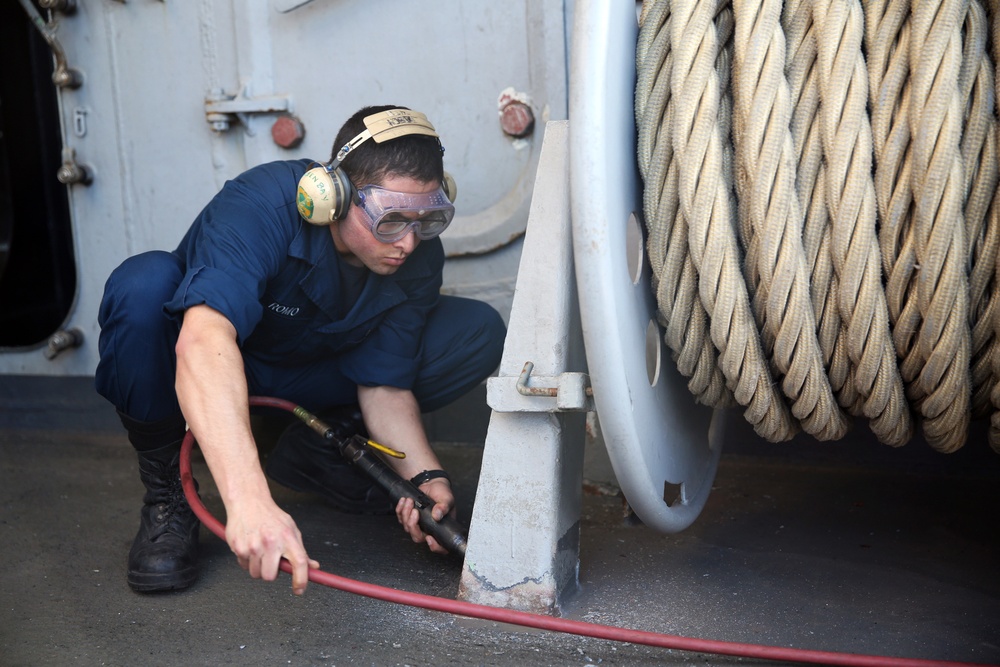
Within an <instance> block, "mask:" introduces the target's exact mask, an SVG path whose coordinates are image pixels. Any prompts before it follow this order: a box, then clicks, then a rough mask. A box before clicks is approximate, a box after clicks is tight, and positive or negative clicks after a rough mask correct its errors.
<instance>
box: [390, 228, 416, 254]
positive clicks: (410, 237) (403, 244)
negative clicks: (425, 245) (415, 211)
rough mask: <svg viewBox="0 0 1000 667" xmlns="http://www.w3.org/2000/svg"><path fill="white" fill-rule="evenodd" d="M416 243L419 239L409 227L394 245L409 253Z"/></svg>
mask: <svg viewBox="0 0 1000 667" xmlns="http://www.w3.org/2000/svg"><path fill="white" fill-rule="evenodd" d="M418 243H420V239H418V238H417V235H416V233H415V230H413V229H410V230H409V231H408V232H406V236H404V237H403V238H401V239H399V240H398V241H396V243H395V244H394V245H395V246H396V247H397V248H399V249H400V250H402V251H403V252H405V253H406V254H410V253H411V252H413V250H414V248H416V247H417V244H418Z"/></svg>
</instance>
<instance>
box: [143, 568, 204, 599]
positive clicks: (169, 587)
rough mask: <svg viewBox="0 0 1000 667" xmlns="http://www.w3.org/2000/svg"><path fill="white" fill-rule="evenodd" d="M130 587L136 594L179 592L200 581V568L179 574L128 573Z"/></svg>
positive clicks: (182, 571) (189, 569)
mask: <svg viewBox="0 0 1000 667" xmlns="http://www.w3.org/2000/svg"><path fill="white" fill-rule="evenodd" d="M125 578H126V580H127V581H128V585H129V586H130V587H131V588H132V590H133V591H135V592H136V593H155V592H156V591H179V590H181V589H183V588H187V587H188V586H190V585H191V584H193V583H194V582H195V580H197V579H198V568H196V567H190V568H188V569H186V570H180V571H179V572H164V573H159V574H148V573H144V572H133V571H131V570H129V571H128V574H127V575H126V577H125Z"/></svg>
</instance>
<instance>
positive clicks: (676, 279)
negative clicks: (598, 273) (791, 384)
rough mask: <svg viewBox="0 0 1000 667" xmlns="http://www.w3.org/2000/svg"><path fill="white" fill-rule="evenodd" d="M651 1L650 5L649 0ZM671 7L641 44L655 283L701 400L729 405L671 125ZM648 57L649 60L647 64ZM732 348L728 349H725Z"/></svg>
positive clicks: (669, 336)
mask: <svg viewBox="0 0 1000 667" xmlns="http://www.w3.org/2000/svg"><path fill="white" fill-rule="evenodd" d="M647 7H648V6H647ZM670 23H671V16H670V12H669V6H668V5H667V4H666V3H663V4H660V5H657V6H655V7H654V8H653V9H652V12H651V13H650V14H649V16H647V17H646V18H645V19H644V25H645V26H646V29H645V30H644V31H643V34H642V36H641V37H640V40H639V45H638V48H637V63H642V66H640V67H639V72H640V74H639V76H638V81H637V84H636V96H635V113H636V123H637V125H638V127H640V128H642V130H641V131H640V133H639V165H640V172H641V175H642V176H643V178H644V179H645V182H646V188H645V191H644V200H645V204H644V207H643V209H644V213H645V217H646V222H647V228H648V229H649V243H648V248H649V250H650V264H651V265H652V273H653V289H654V293H655V294H656V298H657V304H658V306H659V310H660V313H661V315H660V320H661V324H662V325H663V326H664V330H665V333H664V341H665V342H666V344H667V346H668V347H669V348H670V349H671V350H672V351H673V356H674V360H675V361H676V362H677V367H678V370H680V372H681V373H683V374H684V375H685V376H686V377H688V378H689V380H688V389H689V390H690V391H691V393H692V394H694V396H695V397H696V398H697V400H698V402H700V403H703V404H705V405H709V406H713V407H724V406H727V405H729V404H731V402H732V394H731V393H730V392H729V390H728V388H727V387H726V382H725V378H724V376H723V373H722V371H721V370H720V368H719V365H718V363H717V356H718V355H717V354H716V351H715V346H714V345H713V344H712V340H711V338H710V335H709V318H708V314H707V313H706V312H705V309H704V308H703V307H702V305H701V301H700V300H699V298H698V278H697V275H696V269H695V265H694V262H693V261H692V259H693V258H692V257H690V255H689V253H688V252H687V244H688V225H687V221H686V220H685V219H684V216H683V213H682V212H681V211H680V209H679V207H678V205H677V162H676V160H675V159H674V153H673V145H672V142H671V136H670V128H671V127H672V126H673V124H672V123H670V122H668V121H666V120H665V119H667V118H669V117H670V116H671V114H672V104H673V102H672V97H671V92H672V91H671V85H670V74H671V67H670V64H671V62H672V59H671V52H670ZM647 62H648V64H647ZM723 349H724V348H723Z"/></svg>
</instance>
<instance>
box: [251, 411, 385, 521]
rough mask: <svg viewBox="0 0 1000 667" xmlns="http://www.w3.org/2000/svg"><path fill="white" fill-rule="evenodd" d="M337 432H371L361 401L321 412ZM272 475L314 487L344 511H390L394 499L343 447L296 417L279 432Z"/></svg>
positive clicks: (303, 489)
mask: <svg viewBox="0 0 1000 667" xmlns="http://www.w3.org/2000/svg"><path fill="white" fill-rule="evenodd" d="M318 416H319V418H320V419H321V420H322V421H324V422H326V424H327V425H328V426H330V428H332V429H333V430H334V432H335V433H336V434H337V437H338V438H342V439H346V438H350V437H352V436H354V435H355V434H361V435H366V436H367V432H366V431H365V422H364V419H362V417H361V410H360V409H359V408H358V406H356V405H353V406H344V407H340V408H336V409H334V410H332V411H330V412H327V413H323V414H320V415H318ZM266 471H267V475H268V477H270V478H271V479H273V480H274V481H275V482H278V483H279V484H281V485H282V486H287V487H288V488H290V489H292V490H293V491H299V492H300V493H315V494H317V495H320V496H322V497H323V498H324V499H325V500H326V501H327V502H328V503H330V504H331V505H333V506H334V507H335V508H337V509H338V510H340V511H342V512H350V513H352V514H391V513H392V511H393V507H392V502H391V501H390V500H389V496H388V494H386V492H385V491H383V490H382V488H381V487H380V486H378V484H376V483H375V481H374V480H373V479H372V478H371V477H369V476H368V475H366V474H365V473H363V472H362V471H360V470H359V469H358V468H356V467H355V466H354V465H352V464H351V463H350V462H349V461H346V460H344V457H343V456H341V455H340V450H338V449H337V446H336V445H334V444H333V443H331V442H329V441H327V440H326V439H325V438H323V437H322V436H321V435H320V434H319V433H317V432H316V431H314V430H312V429H311V428H309V426H307V425H306V424H305V422H302V421H301V420H296V421H295V422H294V423H292V425H291V426H289V427H288V428H286V429H285V431H284V432H283V433H282V434H281V436H280V437H279V438H278V442H277V443H276V444H275V446H274V450H273V451H272V452H271V454H270V455H269V456H268V457H267V465H266Z"/></svg>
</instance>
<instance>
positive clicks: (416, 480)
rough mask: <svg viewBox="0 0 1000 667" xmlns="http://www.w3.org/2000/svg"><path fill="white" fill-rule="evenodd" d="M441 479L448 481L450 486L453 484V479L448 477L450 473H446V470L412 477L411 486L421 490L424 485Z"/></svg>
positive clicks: (422, 473)
mask: <svg viewBox="0 0 1000 667" xmlns="http://www.w3.org/2000/svg"><path fill="white" fill-rule="evenodd" d="M440 478H444V479H446V480H448V483H449V484H450V483H451V477H448V473H446V472H445V471H444V470H425V471H423V472H421V473H417V474H416V475H414V476H413V477H411V478H410V484H412V485H413V486H416V487H418V488H419V487H420V486H421V485H422V484H426V483H427V482H429V481H431V480H432V479H440Z"/></svg>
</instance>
